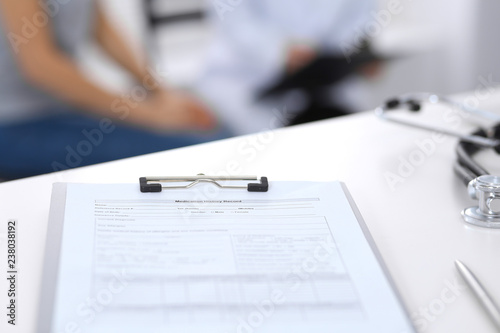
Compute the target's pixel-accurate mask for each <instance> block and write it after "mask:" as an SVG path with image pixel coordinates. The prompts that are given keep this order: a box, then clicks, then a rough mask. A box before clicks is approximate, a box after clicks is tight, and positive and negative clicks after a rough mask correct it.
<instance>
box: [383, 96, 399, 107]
mask: <svg viewBox="0 0 500 333" xmlns="http://www.w3.org/2000/svg"><path fill="white" fill-rule="evenodd" d="M400 104H401V102H400V100H399V98H391V99H389V100H387V101H386V102H385V107H386V108H387V109H388V110H391V109H395V108H397V107H398V106H399V105H400Z"/></svg>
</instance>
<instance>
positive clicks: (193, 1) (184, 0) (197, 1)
mask: <svg viewBox="0 0 500 333" xmlns="http://www.w3.org/2000/svg"><path fill="white" fill-rule="evenodd" d="M206 5H207V3H206V1H204V0H146V6H147V8H146V10H147V13H148V19H149V24H150V26H151V27H153V28H155V27H157V26H159V25H165V24H172V23H178V22H186V21H200V20H202V19H203V18H204V17H205V13H206Z"/></svg>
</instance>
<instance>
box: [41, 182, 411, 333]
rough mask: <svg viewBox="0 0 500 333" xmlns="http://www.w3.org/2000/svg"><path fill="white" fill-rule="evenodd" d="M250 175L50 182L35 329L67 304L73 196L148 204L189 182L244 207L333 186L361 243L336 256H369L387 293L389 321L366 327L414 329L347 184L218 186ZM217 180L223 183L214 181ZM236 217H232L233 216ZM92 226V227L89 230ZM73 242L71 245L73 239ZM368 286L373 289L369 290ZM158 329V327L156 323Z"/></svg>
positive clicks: (368, 312) (48, 326)
mask: <svg viewBox="0 0 500 333" xmlns="http://www.w3.org/2000/svg"><path fill="white" fill-rule="evenodd" d="M248 178H251V179H248ZM205 180H206V181H205ZM255 180H258V178H257V177H235V178H234V179H230V180H228V179H227V178H226V179H222V178H221V177H210V176H205V175H198V176H194V177H141V179H140V182H139V183H140V185H139V188H137V184H136V185H133V184H129V185H92V184H61V183H60V184H54V189H53V196H52V205H51V211H50V223H49V230H48V235H47V246H46V253H45V265H44V273H43V283H42V295H41V303H40V311H39V325H38V327H39V329H40V332H59V331H60V329H61V326H60V325H59V326H57V327H54V325H55V323H54V321H56V322H59V324H60V322H61V316H60V315H58V312H61V309H63V310H64V307H66V306H67V304H63V305H61V304H60V303H61V302H63V303H64V299H65V295H64V294H65V290H64V288H61V287H60V285H61V283H62V282H63V284H64V280H65V277H67V276H66V275H65V272H66V273H67V271H68V270H66V271H65V269H64V265H65V260H66V263H67V262H68V260H67V258H66V259H65V258H61V250H62V251H65V250H67V249H71V246H72V243H74V241H76V239H71V241H69V239H65V237H68V235H71V232H69V233H68V231H70V230H71V229H72V228H74V225H75V223H76V222H75V223H72V222H71V221H69V220H67V219H68V218H71V216H76V215H75V214H73V215H71V213H70V211H71V210H72V209H73V208H74V205H73V204H72V201H75V200H78V202H80V203H81V202H82V200H81V198H87V199H88V198H93V199H95V200H101V199H99V198H98V196H99V195H101V197H105V196H106V195H107V194H106V193H103V190H104V191H107V190H109V193H121V194H122V196H121V197H120V198H115V199H113V200H115V201H116V200H118V201H119V200H122V201H123V202H128V201H130V200H137V199H136V198H141V200H142V198H143V197H144V198H145V197H147V199H144V202H147V203H148V204H151V203H154V204H161V203H160V202H163V201H162V200H164V198H169V200H170V198H171V197H174V198H177V196H178V195H179V193H182V192H183V191H190V190H192V188H193V187H195V185H200V186H212V187H215V188H217V189H220V193H223V194H220V196H221V198H222V199H224V200H220V201H221V202H222V201H228V202H229V201H231V200H230V198H231V197H233V196H234V195H235V194H237V195H238V197H241V198H243V199H242V200H243V201H242V202H246V203H245V204H244V205H243V206H245V207H246V206H247V205H249V204H250V201H248V200H247V199H246V198H251V199H252V200H254V201H255V202H256V203H254V204H255V205H256V206H258V205H262V204H263V203H265V202H267V201H268V200H270V198H271V197H272V193H271V192H273V191H282V192H283V193H289V195H288V196H287V195H283V196H282V197H280V198H281V199H276V200H277V201H274V202H273V204H276V203H278V204H280V205H282V206H281V207H283V205H290V202H292V204H295V203H294V202H296V201H293V200H297V198H296V196H295V194H293V192H294V191H297V189H303V188H306V194H307V193H309V192H310V193H313V192H314V191H316V188H321V187H322V186H326V185H328V186H327V187H326V190H327V191H326V192H330V190H333V191H334V192H335V195H334V197H335V198H336V199H337V200H338V201H342V203H338V204H334V205H333V206H335V207H333V208H335V209H336V210H342V211H344V212H348V213H349V214H352V215H350V217H349V219H352V221H357V223H356V224H355V225H353V224H352V222H351V223H346V225H348V227H349V228H353V229H352V230H357V231H356V232H357V233H359V235H358V236H359V237H360V239H361V238H362V239H363V242H362V243H363V244H364V245H363V246H361V247H360V248H358V249H356V251H357V252H359V253H355V254H350V255H345V253H344V254H342V260H344V261H350V262H352V265H355V264H356V263H355V262H354V261H355V260H356V261H358V260H361V259H360V257H362V256H365V255H366V256H368V257H370V258H371V259H370V260H369V261H370V263H369V264H368V265H366V267H368V268H370V267H371V268H376V271H375V272H373V271H370V272H369V273H370V274H372V276H366V278H369V279H372V280H373V281H376V282H374V283H377V284H379V285H378V289H377V292H380V290H381V289H383V290H384V292H383V293H381V294H380V295H382V296H383V298H387V299H388V300H387V299H386V300H384V299H377V300H376V301H377V302H380V303H384V302H386V301H387V304H390V307H389V308H386V309H383V311H382V310H381V311H382V312H380V313H379V314H382V315H385V316H387V315H388V314H389V316H388V317H387V320H389V318H390V322H389V321H386V322H384V321H382V324H386V326H385V327H383V326H381V327H378V326H376V325H375V326H374V327H375V328H374V329H373V330H371V332H384V333H386V332H392V330H391V328H394V329H395V330H394V333H403V332H407V333H410V332H415V329H414V327H413V325H412V323H411V321H410V319H409V316H408V312H407V310H406V308H405V306H404V304H403V302H402V299H401V297H400V295H399V293H398V292H397V289H396V287H395V284H394V282H393V281H392V279H391V277H390V275H389V273H388V270H387V268H386V266H385V264H384V262H383V260H382V257H381V255H380V253H379V251H378V249H377V247H376V245H375V242H374V240H373V239H372V237H371V235H370V232H369V230H368V228H367V226H366V224H365V222H364V221H363V219H362V217H361V215H360V213H359V211H358V209H357V207H356V205H355V202H354V200H353V198H352V196H351V195H350V194H349V191H348V190H347V187H346V185H345V184H344V183H341V182H335V183H331V184H329V183H324V184H323V183H309V182H307V183H304V184H305V185H302V183H300V184H298V183H297V184H296V182H275V183H272V184H271V185H272V186H270V184H269V182H268V180H267V178H265V177H262V178H260V184H261V185H262V184H265V183H267V192H265V191H260V192H250V191H249V190H248V184H246V185H241V184H238V185H234V186H238V187H229V188H226V187H224V186H229V185H226V184H224V181H230V182H233V181H234V182H240V183H241V182H242V181H246V182H250V181H255ZM144 181H147V182H150V183H153V184H154V185H156V184H159V183H161V184H160V186H162V189H164V188H167V191H163V192H165V193H162V192H158V191H154V192H153V193H151V192H147V191H146V192H142V190H143V185H144ZM178 182H188V185H182V187H178V188H172V185H171V184H172V183H178ZM214 182H216V183H217V184H218V185H222V187H219V186H218V185H217V184H214ZM220 182H221V183H223V184H220ZM203 183H207V184H203ZM190 184H191V185H190ZM148 185H149V184H148ZM176 185H177V184H175V185H173V186H176ZM213 185H215V186H213ZM186 186H188V187H186ZM308 186H309V187H310V189H308V188H307V187H308ZM156 187H157V186H156ZM134 188H135V190H134ZM234 189H236V190H240V191H232V190H234ZM245 189H246V191H245ZM85 191H89V192H90V191H92V193H90V194H89V195H83V196H82V195H80V194H81V193H82V192H85ZM307 191H309V192H307ZM125 192H136V194H134V195H130V196H127V195H126V194H127V193H125ZM227 193H231V196H228V194H227ZM245 193H248V194H245ZM290 193H292V194H290ZM98 194H99V195H98ZM159 196H160V197H161V198H162V199H161V200H160V199H159ZM123 198H127V199H126V200H124V199H123ZM259 198H261V199H259ZM226 199H227V200H226ZM127 200H128V201H127ZM245 200H247V201H245ZM283 200H285V201H283ZM286 200H289V201H286ZM290 200H291V201H290ZM179 201H180V202H181V203H180V204H182V201H183V200H179ZM211 201H213V202H215V201H216V200H211ZM233 201H237V200H233ZM96 202H97V201H96ZM303 202H306V201H303ZM311 202H312V205H313V204H314V203H315V202H313V201H309V202H308V204H311ZM302 204H303V203H302V202H301V205H302ZM236 205H237V204H236ZM266 209H267V208H266ZM280 214H281V213H280ZM276 216H278V217H276ZM276 216H274V217H273V218H272V219H271V220H270V219H269V218H267V216H260V217H259V216H256V218H255V219H254V220H255V223H254V220H252V219H249V221H248V223H252V225H256V226H255V228H258V226H257V225H258V224H259V223H257V222H259V221H264V222H265V223H271V222H269V221H274V219H280V218H281V217H280V216H281V215H279V214H277V215H276ZM193 218H195V219H199V217H198V216H196V217H193ZM290 218H291V217H287V219H290ZM346 218H347V217H346ZM238 219H240V218H239V217H238ZM238 219H235V220H234V221H238ZM281 219H283V218H281ZM292 219H297V221H299V222H300V223H297V224H293V226H298V225H301V223H302V222H303V221H307V220H308V219H310V218H309V217H293V218H292ZM314 219H315V221H317V222H318V223H325V222H323V221H322V218H321V217H320V216H318V217H314ZM283 220H284V221H285V220H286V219H283ZM150 221H153V220H150ZM231 221H232V220H231ZM124 223H125V224H126V223H128V222H124ZM235 223H236V222H235ZM302 224H303V223H302ZM326 225H328V229H330V228H332V227H333V226H332V225H329V223H326ZM358 228H359V229H358ZM325 230H326V229H325ZM339 230H340V229H339ZM282 231H283V232H284V233H287V230H286V229H282ZM93 232H95V230H94V231H93ZM266 232H269V231H266ZM332 232H333V231H332ZM73 234H78V235H79V236H81V237H85V234H82V233H73ZM250 234H251V233H250ZM337 236H338V235H337ZM287 237H290V238H293V237H296V238H298V239H300V237H301V235H300V233H299V234H293V235H292V236H287ZM307 237H309V236H307ZM307 237H306V238H307ZM306 238H305V239H306ZM250 239H252V238H251V237H250V238H249V239H246V240H244V241H246V242H248V241H249V240H250ZM345 239H348V238H345ZM259 241H260V240H259ZM337 241H338V243H337V245H338V244H342V243H343V241H342V239H341V238H338V239H337ZM350 241H351V242H354V243H356V240H355V239H354V240H352V239H350ZM82 244H83V243H82ZM344 245H345V243H344ZM75 246H77V244H76V245H75ZM82 251H85V249H82ZM346 251H347V249H346ZM64 253H65V252H64ZM340 253H342V252H340ZM353 255H354V256H353ZM353 259H355V260H353ZM339 262H340V261H339ZM349 265H351V264H347V266H349ZM366 267H362V268H361V269H362V270H363V269H368V268H366ZM351 268H352V267H351ZM351 268H349V271H350V274H352V275H353V276H352V280H353V281H354V280H356V279H360V278H359V277H356V276H358V275H359V276H362V275H363V274H366V273H368V272H365V273H363V272H358V273H356V274H354V273H352V270H351ZM354 275H356V276H354ZM198 278H201V277H199V276H198ZM226 278H228V279H229V280H230V278H229V277H226ZM361 278H362V277H361ZM229 280H228V281H229ZM193 281H194V280H193ZM358 282H359V281H358ZM353 283H354V282H353ZM357 288H358V289H356V290H355V291H356V293H360V294H362V293H364V292H365V291H366V287H362V286H357ZM363 290H364V291H363ZM66 291H67V289H66ZM371 292H373V290H372V291H371ZM363 297H364V296H363ZM372 301H373V300H372ZM372 301H370V302H372ZM363 302H364V301H363ZM370 302H367V303H363V306H362V307H361V308H360V313H362V314H363V313H364V314H363V316H364V319H365V320H374V321H377V320H379V319H380V318H378V319H377V318H376V317H377V316H375V317H374V318H372V317H371V316H373V313H372V310H373V303H371V305H370ZM58 303H59V304H58ZM323 303H324V304H323ZM323 303H322V304H323V305H325V304H328V303H325V302H323ZM198 306H199V305H198ZM363 307H364V308H363ZM285 308H286V307H285ZM334 308H335V307H332V309H334ZM169 309H171V308H169ZM377 311H378V310H377ZM384 311H389V313H388V314H384ZM63 312H64V311H63ZM124 319H126V318H125V317H124ZM63 322H65V323H66V324H67V325H72V324H74V323H76V324H75V325H77V326H75V327H76V328H81V327H80V326H78V325H79V324H78V321H77V320H75V321H74V322H73V321H68V320H65V321H64V320H63ZM266 324H267V323H266ZM351 324H352V325H354V326H352V327H357V326H356V325H357V323H356V322H354V321H353V322H352V323H351ZM358 324H359V323H358ZM379 324H381V323H379ZM277 325H278V326H272V327H271V328H270V330H266V329H265V327H262V328H261V327H259V328H258V329H256V330H254V332H277V331H280V329H282V326H280V325H283V327H285V326H287V324H286V323H285V322H282V323H278V324H277ZM230 326H231V325H230ZM231 327H233V328H234V327H236V326H234V325H233V326H231ZM177 328H178V327H177ZM243 328H245V327H244V326H243ZM247 328H248V326H247ZM250 328H253V327H252V326H250ZM162 329H163V327H162ZM310 329H311V328H310V324H308V325H306V326H301V325H294V327H287V328H286V330H287V332H307V331H308V330H310ZM356 329H357V328H356ZM146 330H148V329H146ZM104 331H106V330H103V331H102V332H104ZM108 331H109V327H108ZM197 331H199V328H195V329H193V330H189V329H187V328H185V327H182V329H179V330H176V328H173V329H171V330H170V331H169V332H197ZM204 331H205V332H211V331H210V330H209V329H208V328H207V329H204ZM216 331H217V332H222V331H221V330H215V331H214V332H216ZM317 331H318V332H330V331H331V330H330V328H328V327H327V326H325V330H322V329H321V328H320V329H319V330H317ZM342 331H343V332H351V330H349V325H348V326H346V329H345V330H342ZM82 332H99V333H100V332H101V331H99V330H94V328H93V327H92V328H89V330H85V327H84V329H83V330H82ZM352 332H357V331H356V330H353V331H352Z"/></svg>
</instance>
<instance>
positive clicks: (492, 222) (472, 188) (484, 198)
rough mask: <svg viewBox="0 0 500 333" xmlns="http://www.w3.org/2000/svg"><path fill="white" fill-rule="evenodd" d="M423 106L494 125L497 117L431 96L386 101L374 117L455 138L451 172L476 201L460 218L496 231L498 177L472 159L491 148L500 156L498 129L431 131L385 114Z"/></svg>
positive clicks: (499, 197)
mask: <svg viewBox="0 0 500 333" xmlns="http://www.w3.org/2000/svg"><path fill="white" fill-rule="evenodd" d="M423 102H430V103H432V104H437V103H444V104H447V105H450V106H452V107H455V108H457V109H460V110H462V111H464V112H467V113H469V114H473V115H476V116H480V117H483V118H486V119H488V120H491V121H492V122H494V123H495V124H497V123H500V115H497V114H494V113H491V112H488V111H484V110H480V109H477V108H471V107H468V106H466V105H463V104H460V103H457V102H455V101H453V100H451V99H449V98H447V97H443V96H439V95H436V94H431V93H414V94H405V95H401V96H399V97H397V98H393V99H391V100H388V101H387V102H386V103H385V104H384V105H381V106H379V107H377V108H376V109H375V114H376V115H377V116H379V117H381V118H383V119H385V120H389V121H391V122H395V123H398V124H401V125H405V126H411V127H414V128H419V129H423V130H427V131H432V132H438V133H442V134H445V135H450V136H454V137H458V138H459V139H460V141H459V142H458V145H457V148H456V153H457V160H456V162H455V165H454V170H455V173H456V174H457V175H458V176H459V177H460V179H461V180H462V181H463V182H464V183H465V184H466V185H467V189H468V193H469V196H470V197H471V198H472V199H474V200H478V205H477V206H474V207H469V208H466V209H464V210H463V211H462V217H463V218H464V220H465V221H466V222H467V223H470V224H473V225H476V226H480V227H486V228H500V177H498V176H493V175H490V173H489V172H488V171H487V170H486V169H484V168H483V167H482V166H481V165H479V164H478V163H477V162H476V161H475V160H474V159H473V157H474V155H476V154H477V153H478V152H480V151H481V150H483V149H488V148H492V149H495V151H496V152H497V153H500V125H496V126H494V127H492V128H490V129H487V130H484V129H479V130H477V131H475V132H473V133H471V134H469V135H466V134H462V133H459V132H455V131H452V130H448V129H446V128H442V127H434V126H429V125H425V124H420V123H415V122H411V121H407V120H403V119H400V118H396V117H394V116H393V115H392V114H391V113H390V112H388V111H392V110H395V109H401V108H406V109H408V110H410V111H413V112H418V111H420V110H421V109H422V103H423Z"/></svg>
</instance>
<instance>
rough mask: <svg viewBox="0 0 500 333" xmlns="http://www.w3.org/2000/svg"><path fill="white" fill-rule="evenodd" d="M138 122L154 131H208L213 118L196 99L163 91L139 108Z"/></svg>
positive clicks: (211, 125)
mask: <svg viewBox="0 0 500 333" xmlns="http://www.w3.org/2000/svg"><path fill="white" fill-rule="evenodd" d="M137 116H138V117H140V118H141V119H139V122H142V124H143V125H146V126H147V127H150V128H152V129H156V130H171V131H183V130H209V129H212V128H213V127H214V126H215V125H216V119H215V117H214V116H213V115H212V114H211V113H210V111H209V110H208V109H207V108H206V107H205V106H204V105H203V104H201V102H199V101H198V100H197V99H196V98H194V97H192V96H190V95H188V94H187V93H184V92H180V91H174V90H168V91H167V90H163V91H158V92H156V93H155V94H154V95H152V96H151V97H150V98H149V99H148V100H146V101H145V102H143V103H142V104H141V105H140V107H139V112H138V114H137Z"/></svg>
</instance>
